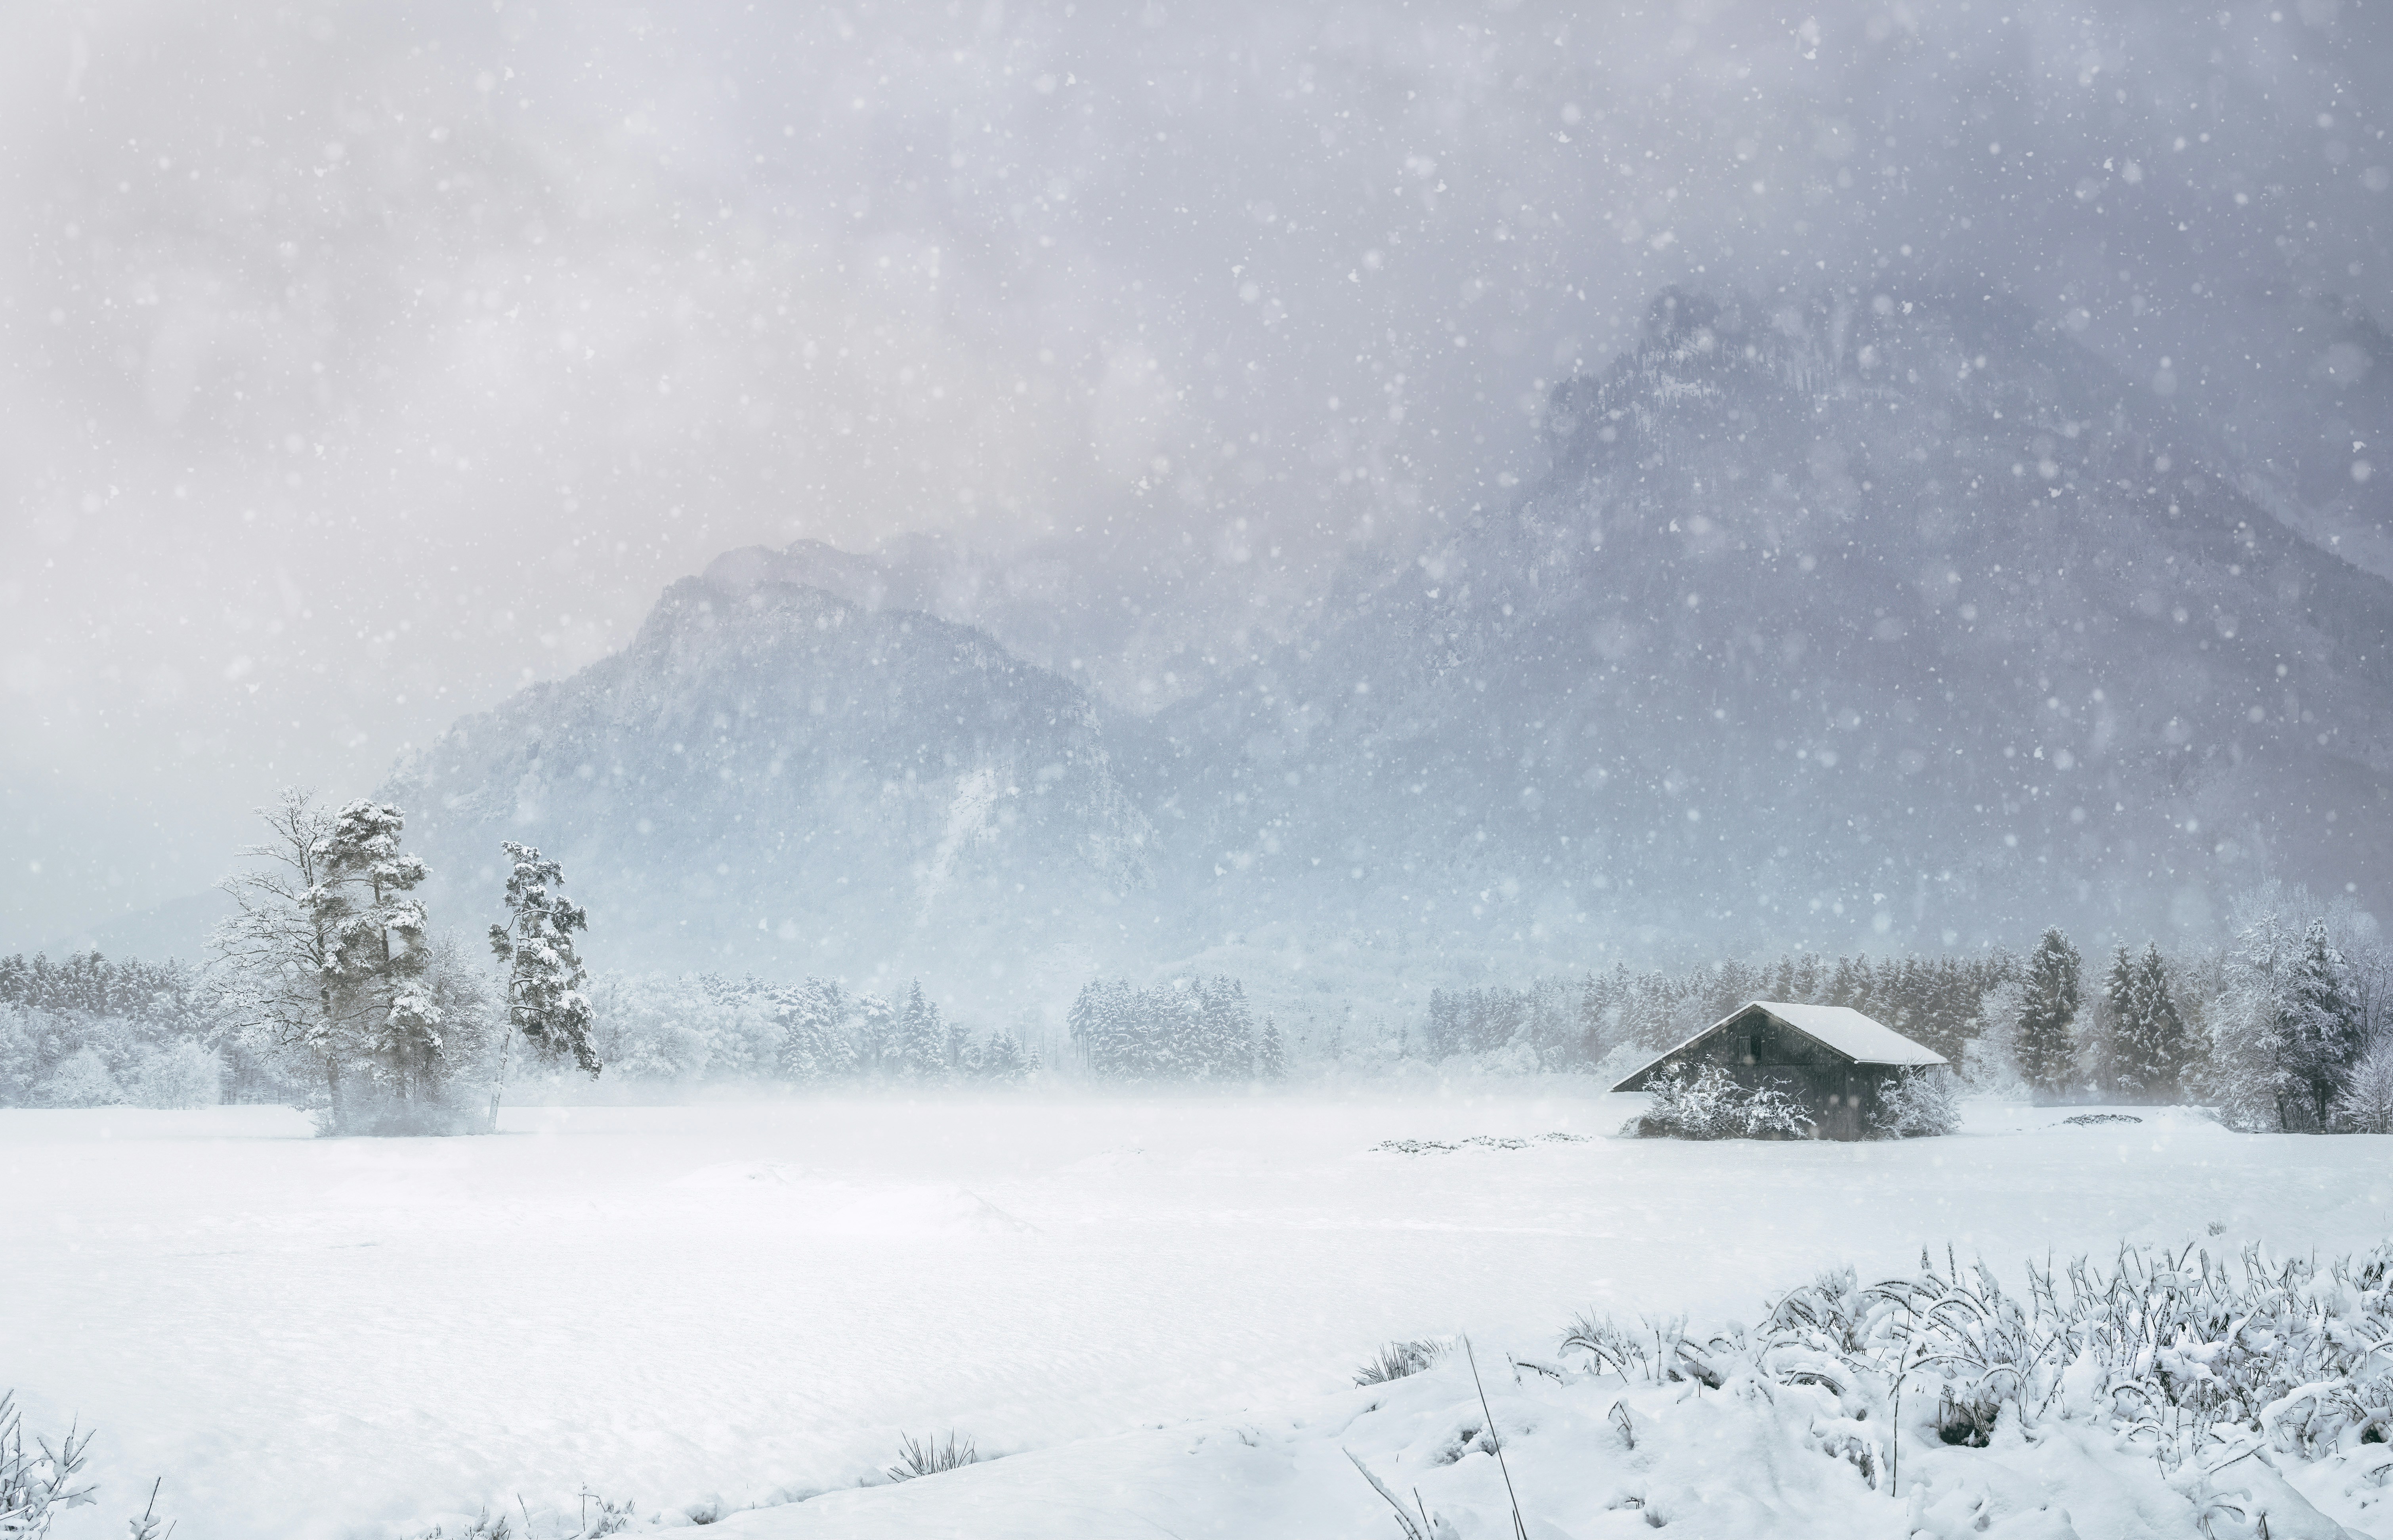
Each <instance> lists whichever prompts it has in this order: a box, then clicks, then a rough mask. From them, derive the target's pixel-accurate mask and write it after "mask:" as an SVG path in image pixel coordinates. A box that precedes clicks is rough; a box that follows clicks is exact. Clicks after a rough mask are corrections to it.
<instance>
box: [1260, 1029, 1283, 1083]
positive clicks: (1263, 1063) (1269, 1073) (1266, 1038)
mask: <svg viewBox="0 0 2393 1540" xmlns="http://www.w3.org/2000/svg"><path fill="white" fill-rule="evenodd" d="M1255 1072H1256V1074H1257V1075H1258V1076H1259V1077H1261V1078H1262V1079H1265V1080H1285V1079H1287V1078H1288V1042H1287V1040H1286V1039H1285V1038H1282V1037H1281V1036H1280V1035H1279V1023H1277V1022H1275V1021H1274V1020H1273V1019H1272V1018H1271V1017H1269V1016H1265V1017H1264V1018H1263V1035H1262V1044H1261V1046H1260V1047H1259V1048H1258V1049H1257V1051H1256V1053H1255Z"/></svg>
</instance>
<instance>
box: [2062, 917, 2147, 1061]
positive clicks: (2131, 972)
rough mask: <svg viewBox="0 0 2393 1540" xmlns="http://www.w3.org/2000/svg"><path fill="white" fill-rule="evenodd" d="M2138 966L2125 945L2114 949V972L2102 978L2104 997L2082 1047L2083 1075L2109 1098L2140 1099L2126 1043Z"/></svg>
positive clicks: (2112, 960)
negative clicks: (2109, 1096) (2127, 1058)
mask: <svg viewBox="0 0 2393 1540" xmlns="http://www.w3.org/2000/svg"><path fill="white" fill-rule="evenodd" d="M2135 999H2136V962H2135V959H2134V958H2133V957H2131V956H2130V955H2129V954H2128V951H2127V944H2126V943H2125V942H2124V941H2122V942H2119V943H2117V944H2116V945H2115V946H2112V948H2111V969H2110V972H2107V973H2105V974H2104V975H2103V978H2102V994H2101V996H2100V998H2099V999H2097V1000H2096V1002H2095V1007H2094V1012H2093V1016H2094V1019H2093V1021H2092V1022H2091V1023H2090V1024H2088V1030H2087V1031H2086V1033H2085V1035H2084V1038H2083V1040H2082V1041H2081V1042H2080V1043H2079V1044H2078V1051H2077V1064H2078V1069H2079V1071H2080V1073H2082V1074H2083V1075H2084V1076H2085V1077H2086V1079H2087V1080H2089V1081H2091V1082H2092V1083H2093V1084H2094V1086H2095V1087H2096V1088H2097V1089H2098V1090H2100V1091H2102V1093H2103V1094H2105V1095H2112V1094H2116V1095H2122V1096H2127V1097H2131V1098H2132V1097H2136V1096H2139V1095H2141V1094H2142V1093H2143V1089H2144V1088H2143V1082H2142V1081H2141V1080H2140V1079H2138V1077H2136V1076H2135V1075H2134V1074H2133V1073H2132V1072H2131V1071H2130V1070H2129V1069H2128V1067H2127V1064H2126V1058H2125V1052H2124V1051H2123V1050H2122V1047H2121V1045H2122V1042H2123V1040H2124V1038H2125V1035H2126V1034H2127V1032H2128V1031H2129V1030H2130V1028H2129V1025H2128V1020H2129V1016H2130V1015H2131V1013H2132V1012H2133V1011H2134V1010H2135Z"/></svg>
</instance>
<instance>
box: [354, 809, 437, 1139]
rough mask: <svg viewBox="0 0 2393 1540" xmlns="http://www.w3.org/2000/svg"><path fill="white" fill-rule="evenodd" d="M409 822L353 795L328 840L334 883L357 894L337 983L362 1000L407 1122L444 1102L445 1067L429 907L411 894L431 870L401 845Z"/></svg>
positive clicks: (371, 1046) (372, 1045)
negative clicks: (430, 976)
mask: <svg viewBox="0 0 2393 1540" xmlns="http://www.w3.org/2000/svg"><path fill="white" fill-rule="evenodd" d="M406 827H407V819H406V816H405V815H404V814H402V813H401V812H400V811H399V809H398V808H396V807H393V806H391V805H390V804H389V803H374V802H353V803H349V804H348V805H347V807H344V808H342V809H341V810H340V812H339V813H338V814H336V815H334V816H333V827H332V832H331V835H330V837H329V839H328V840H327V841H326V842H325V869H326V872H327V875H328V880H329V881H332V882H333V883H335V884H343V885H346V886H347V887H348V888H349V890H350V891H351V892H352V893H353V894H355V897H354V898H353V899H352V901H351V905H350V908H349V912H348V913H347V916H346V917H345V918H344V919H343V920H342V921H341V924H340V929H339V934H340V938H341V959H342V967H341V979H340V987H342V988H344V989H347V990H351V991H354V992H356V994H357V995H358V996H359V998H360V1005H359V1007H358V1010H357V1012H356V1013H357V1016H358V1019H359V1024H360V1029H361V1035H362V1038H363V1048H364V1051H365V1053H366V1056H367V1060H368V1062H369V1063H370V1064H372V1065H373V1070H374V1073H375V1076H376V1077H377V1078H378V1079H379V1080H380V1081H381V1083H382V1089H383V1090H384V1092H385V1093H386V1095H387V1096H388V1097H389V1098H390V1099H391V1100H392V1101H393V1102H395V1103H398V1105H399V1109H400V1116H401V1117H402V1119H403V1120H404V1119H406V1118H408V1117H410V1116H414V1115H413V1114H412V1112H411V1111H410V1109H422V1108H428V1107H432V1106H435V1105H438V1103H439V1102H440V1100H441V1092H442V1090H443V1082H444V1081H445V1080H446V1078H447V1075H446V1073H445V1072H446V1070H447V1068H448V1065H447V1064H446V1063H445V1061H444V1046H445V1045H444V1043H443V1041H442V1038H441V1030H440V1025H441V1023H440V1011H439V1008H438V1006H436V1005H435V1004H434V1003H433V1001H432V995H431V991H430V989H429V988H428V987H427V984H426V980H425V968H426V965H427V964H428V963H429V961H430V952H429V949H428V948H427V947H426V946H425V937H424V931H425V914H424V905H423V903H422V902H421V901H420V900H417V899H415V898H412V897H410V896H408V895H409V894H412V892H413V891H414V890H415V888H416V887H417V885H418V884H420V883H422V882H423V881H424V879H425V877H426V876H427V875H428V873H427V872H426V871H425V866H424V863H423V862H422V861H421V860H419V859H417V858H416V857H415V856H412V855H404V854H402V853H401V852H400V850H399V836H400V834H401V833H402V832H403V831H404V830H405V829H406Z"/></svg>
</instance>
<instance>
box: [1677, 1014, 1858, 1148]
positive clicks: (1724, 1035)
mask: <svg viewBox="0 0 2393 1540" xmlns="http://www.w3.org/2000/svg"><path fill="white" fill-rule="evenodd" d="M1671 1064H1678V1065H1680V1066H1681V1067H1683V1068H1684V1070H1685V1071H1686V1072H1687V1073H1689V1074H1693V1073H1694V1072H1695V1071H1696V1070H1698V1069H1700V1068H1702V1067H1703V1066H1704V1065H1705V1064H1716V1065H1718V1066H1719V1067H1720V1069H1721V1070H1722V1071H1723V1072H1724V1073H1726V1074H1727V1075H1728V1076H1729V1077H1730V1078H1732V1079H1733V1080H1735V1081H1736V1082H1737V1083H1738V1084H1739V1085H1742V1086H1747V1087H1751V1086H1758V1085H1760V1084H1762V1083H1764V1082H1765V1081H1767V1082H1770V1083H1772V1084H1775V1085H1776V1086H1778V1087H1779V1088H1780V1089H1781V1090H1785V1092H1786V1093H1787V1094H1789V1095H1790V1096H1793V1097H1795V1098H1796V1099H1798V1101H1800V1102H1801V1103H1803V1106H1804V1109H1805V1110H1806V1111H1807V1112H1809V1113H1810V1114H1811V1123H1812V1136H1813V1137H1814V1138H1818V1139H1839V1140H1850V1139H1860V1138H1861V1137H1863V1134H1864V1133H1865V1132H1866V1131H1867V1130H1868V1128H1869V1118H1870V1116H1871V1115H1872V1114H1874V1113H1875V1112H1876V1110H1877V1090H1878V1086H1879V1084H1880V1083H1881V1082H1883V1081H1884V1080H1886V1079H1887V1078H1888V1077H1890V1076H1892V1075H1893V1074H1895V1073H1896V1072H1895V1071H1893V1070H1891V1069H1889V1068H1887V1067H1886V1066H1885V1065H1882V1064H1855V1063H1853V1062H1852V1061H1851V1060H1850V1059H1848V1058H1846V1057H1845V1056H1844V1055H1842V1054H1840V1053H1838V1052H1837V1051H1835V1050H1833V1049H1830V1048H1827V1047H1825V1046H1824V1045H1822V1044H1820V1043H1818V1042H1815V1041H1813V1040H1812V1039H1811V1038H1807V1037H1805V1036H1803V1035H1802V1034H1801V1033H1799V1032H1796V1031H1794V1030H1793V1029H1791V1028H1789V1027H1786V1026H1785V1025H1783V1024H1780V1023H1779V1022H1778V1021H1777V1020H1776V1019H1775V1018H1773V1017H1772V1016H1771V1015H1770V1013H1769V1012H1768V1011H1758V1010H1757V1011H1744V1012H1741V1013H1740V1014H1738V1015H1737V1016H1735V1017H1733V1018H1732V1019H1731V1020H1729V1021H1727V1022H1724V1023H1722V1024H1720V1026H1719V1027H1717V1028H1715V1029H1714V1030H1712V1031H1711V1032H1708V1033H1706V1034H1705V1035H1704V1036H1703V1037H1702V1038H1698V1039H1696V1040H1695V1041H1694V1042H1692V1043H1689V1044H1688V1045H1687V1046H1686V1047H1684V1048H1682V1049H1680V1051H1678V1052H1676V1053H1673V1054H1671V1055H1670V1056H1669V1057H1667V1058H1666V1059H1663V1060H1661V1061H1660V1062H1658V1063H1656V1064H1654V1065H1652V1066H1651V1067H1650V1068H1649V1069H1647V1070H1646V1071H1645V1072H1644V1074H1643V1075H1642V1076H1641V1077H1640V1079H1639V1082H1638V1089H1640V1090H1641V1089H1643V1085H1644V1082H1645V1081H1646V1080H1649V1079H1650V1078H1651V1077H1652V1076H1653V1075H1654V1074H1655V1073H1656V1072H1658V1071H1660V1070H1662V1069H1665V1068H1667V1067H1668V1066H1669V1065H1671Z"/></svg>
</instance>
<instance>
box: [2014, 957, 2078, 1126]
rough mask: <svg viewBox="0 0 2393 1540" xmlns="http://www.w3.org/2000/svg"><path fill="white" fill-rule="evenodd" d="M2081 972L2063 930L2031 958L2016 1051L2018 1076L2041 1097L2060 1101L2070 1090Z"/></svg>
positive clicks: (2023, 990)
mask: <svg viewBox="0 0 2393 1540" xmlns="http://www.w3.org/2000/svg"><path fill="white" fill-rule="evenodd" d="M2082 967H2083V962H2082V960H2081V959H2079V957H2078V955H2077V948H2076V947H2074V946H2071V945H2070V944H2069V938H2068V937H2067V936H2065V935H2063V934H2061V933H2060V929H2059V927H2055V928H2053V929H2051V930H2048V931H2046V932H2045V933H2044V937H2043V939H2042V940H2040V941H2038V942H2037V943H2036V946H2035V951H2034V952H2033V954H2032V955H2030V957H2029V958H2028V961H2027V977H2026V980H2025V986H2024V988H2023V989H2022V990H2021V992H2020V1016H2019V1032H2018V1036H2017V1039H2016V1043H2015V1051H2016V1052H2017V1053H2018V1054H2019V1066H2020V1075H2021V1076H2023V1077H2025V1078H2026V1080H2027V1083H2028V1085H2029V1087H2030V1088H2031V1089H2032V1090H2034V1091H2036V1092H2037V1093H2038V1094H2040V1095H2045V1096H2058V1095H2060V1093H2061V1092H2063V1091H2065V1090H2068V1088H2069V1080H2070V1070H2071V1066H2072V1064H2073V1060H2074V1059H2075V1056H2076V1055H2075V1048H2076V1044H2075V1038H2074V1037H2073V1028H2074V1027H2075V1025H2076V1023H2077V1005H2078V974H2079V972H2080V971H2081V969H2082Z"/></svg>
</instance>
